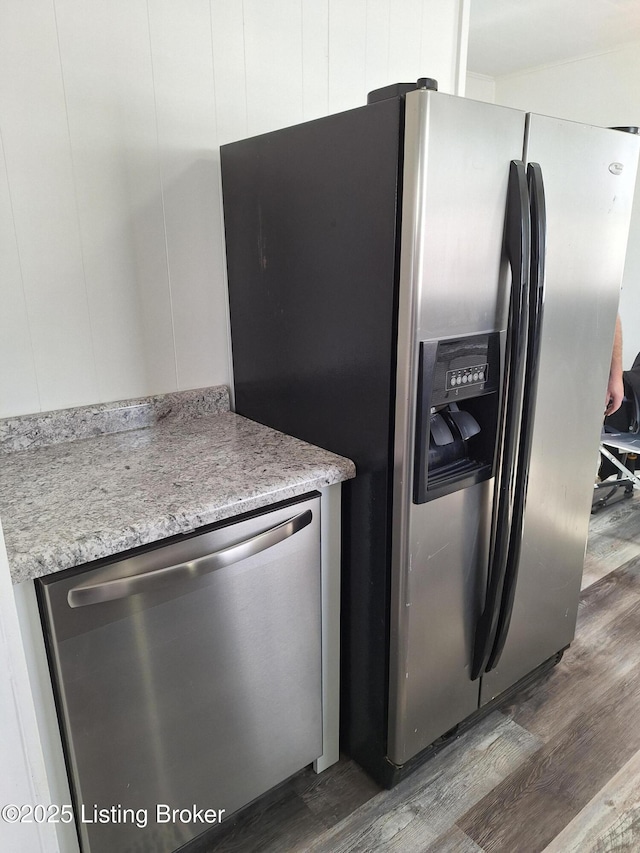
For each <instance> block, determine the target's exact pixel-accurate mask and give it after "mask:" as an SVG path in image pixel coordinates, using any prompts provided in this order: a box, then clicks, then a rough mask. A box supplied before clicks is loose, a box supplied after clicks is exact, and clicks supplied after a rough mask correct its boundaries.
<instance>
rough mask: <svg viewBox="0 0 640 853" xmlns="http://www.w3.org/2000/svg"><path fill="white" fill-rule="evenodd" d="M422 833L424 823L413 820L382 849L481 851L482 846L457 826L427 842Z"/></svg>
mask: <svg viewBox="0 0 640 853" xmlns="http://www.w3.org/2000/svg"><path fill="white" fill-rule="evenodd" d="M421 830H422V832H421ZM423 835H424V823H422V822H420V821H413V822H412V823H410V824H409V826H407V827H406V829H404V830H402V831H401V832H399V833H398V834H397V835H396V836H395V838H394V839H393V844H392V845H391V846H388V847H384V848H383V849H384V850H388V851H394V853H482V848H480V847H478V845H477V844H476V843H475V842H474V841H472V840H471V839H470V838H469V836H468V835H465V833H464V832H463V831H462V830H461V829H459V828H458V827H457V826H452V827H451V828H450V829H448V830H447V831H446V832H445V833H443V834H442V835H439V836H438V837H437V838H436V840H435V841H431V842H429V841H428V840H426V839H424V838H423ZM425 841H426V843H425Z"/></svg>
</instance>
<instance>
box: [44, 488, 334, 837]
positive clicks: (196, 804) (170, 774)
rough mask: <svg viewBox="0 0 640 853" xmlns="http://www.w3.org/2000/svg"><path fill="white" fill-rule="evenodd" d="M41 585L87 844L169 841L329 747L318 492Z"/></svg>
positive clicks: (203, 825)
mask: <svg viewBox="0 0 640 853" xmlns="http://www.w3.org/2000/svg"><path fill="white" fill-rule="evenodd" d="M37 589H38V598H39V602H40V608H41V614H42V618H43V625H44V629H45V639H46V642H47V650H48V654H49V663H50V667H51V672H52V678H53V683H54V692H55V694H56V701H57V705H58V715H59V719H60V725H61V731H62V735H63V742H64V745H65V752H66V759H67V765H68V771H69V776H70V781H71V787H72V791H73V795H74V800H75V802H74V806H75V814H76V824H77V827H78V834H79V837H80V842H81V847H82V850H83V851H91V853H115V851H118V853H127V851H131V853H133V851H145V853H147V851H149V853H151V851H153V853H169V851H174V850H176V849H178V848H180V847H181V846H183V845H185V844H187V843H188V842H189V841H190V840H191V839H193V838H194V837H195V836H197V835H199V834H200V833H201V832H203V831H205V830H207V829H209V828H210V827H211V825H212V824H213V823H214V822H215V821H217V820H219V819H220V818H221V817H222V819H223V820H224V818H225V817H227V816H228V815H230V814H231V813H232V812H234V811H236V810H237V809H239V808H240V807H241V806H243V805H245V804H246V803H248V802H250V801H251V800H253V799H254V798H256V797H257V796H259V795H260V794H262V793H264V792H265V791H267V790H268V789H269V788H271V787H273V786H274V785H276V784H278V783H279V782H281V781H283V780H284V779H286V778H287V777H288V776H290V775H291V774H293V773H295V772H296V771H297V770H299V769H301V768H302V767H304V766H305V765H306V764H308V763H309V762H311V761H312V760H314V759H315V758H317V757H318V756H319V755H320V754H321V753H322V701H321V645H320V642H321V637H320V618H321V613H320V498H319V496H318V495H317V493H314V495H311V496H307V497H306V498H305V499H304V500H298V501H289V502H287V503H285V504H280V505H278V508H277V509H272V510H270V511H268V512H261V513H254V514H251V515H248V516H243V517H241V518H240V520H235V521H233V523H231V522H226V523H221V524H218V525H215V526H213V527H212V528H209V529H207V532H200V533H195V534H191V535H186V536H181V537H174V538H173V539H172V540H168V544H163V545H162V546H161V547H148V548H146V549H144V550H143V552H142V553H140V551H136V552H134V554H133V556H130V557H129V558H127V559H118V560H111V561H104V560H103V561H100V562H97V563H93V564H91V565H90V566H89V567H84V568H81V569H70V570H68V571H65V572H60V573H58V574H55V575H51V576H48V577H44V578H41V579H40V580H39V581H38V582H37ZM159 807H160V808H159ZM208 810H209V811H208ZM221 810H224V813H222V814H220V811H221ZM190 818H191V819H190ZM189 846H190V845H189Z"/></svg>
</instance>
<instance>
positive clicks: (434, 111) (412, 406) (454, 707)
mask: <svg viewBox="0 0 640 853" xmlns="http://www.w3.org/2000/svg"><path fill="white" fill-rule="evenodd" d="M524 126H525V115H524V113H520V112H518V111H516V110H510V109H505V108H503V107H497V106H495V105H492V104H484V103H480V102H475V101H468V100H464V99H462V98H455V97H452V96H449V95H444V94H441V93H436V92H426V91H417V92H411V93H409V94H408V95H407V97H406V127H405V152H404V171H403V208H402V230H401V257H400V292H399V317H398V367H397V389H398V390H397V404H396V411H395V418H396V420H395V424H396V429H395V439H394V441H395V447H394V486H393V488H394V492H393V495H394V510H393V513H394V514H393V552H392V614H391V637H390V684H389V730H388V757H389V759H390V760H391V761H392V762H393V763H395V764H398V765H401V764H404V763H405V762H406V761H407V760H408V759H409V758H411V757H412V756H414V755H416V754H417V753H418V752H419V751H420V750H422V749H423V748H424V747H426V746H428V745H429V744H430V743H432V742H433V741H434V740H435V739H436V738H437V737H439V736H440V735H442V734H444V733H445V732H446V731H447V730H448V729H450V728H451V727H452V726H454V725H455V724H456V723H458V722H460V721H461V720H462V719H464V718H465V717H467V716H468V715H469V714H471V713H472V712H473V711H474V710H476V708H477V705H478V689H479V688H478V682H477V681H475V682H474V681H472V680H471V678H470V667H471V659H472V644H473V637H474V631H475V625H476V621H477V618H478V615H479V612H480V608H481V605H482V600H483V596H484V590H485V586H486V565H487V547H488V536H489V525H490V514H491V504H492V494H493V480H491V479H489V480H486V481H485V482H482V483H474V484H471V485H469V487H467V488H462V489H459V490H457V491H454V492H452V493H449V494H443V495H442V496H441V497H437V498H436V499H433V500H429V501H428V502H425V503H414V502H413V499H412V497H413V491H412V482H413V470H414V446H415V422H416V389H417V387H418V361H419V355H420V342H421V341H437V340H441V339H443V338H446V339H449V340H451V339H454V338H456V337H458V336H459V337H460V338H464V337H467V336H471V335H477V334H479V333H485V332H489V333H490V332H494V331H498V332H503V331H504V329H505V325H506V315H507V290H508V285H509V276H508V274H507V270H506V263H505V260H504V257H503V234H504V224H505V208H506V201H507V184H508V178H509V169H510V161H511V160H513V159H520V158H521V157H522V146H523V139H524ZM500 337H503V336H500Z"/></svg>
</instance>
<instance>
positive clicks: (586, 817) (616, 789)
mask: <svg viewBox="0 0 640 853" xmlns="http://www.w3.org/2000/svg"><path fill="white" fill-rule="evenodd" d="M639 849H640V752H637V753H636V754H635V755H634V756H633V758H631V759H630V760H629V761H628V762H627V763H626V764H625V765H624V767H623V768H622V769H621V770H620V771H619V772H618V773H616V775H615V776H614V777H613V779H611V781H610V782H609V783H608V784H607V785H605V787H604V788H603V789H602V790H601V791H599V792H598V794H596V796H595V797H594V798H593V799H592V800H591V801H590V802H589V803H588V804H587V805H586V806H585V807H584V808H583V809H582V811H581V812H579V813H578V814H577V815H576V817H575V818H574V819H573V820H572V821H571V823H569V824H568V825H567V826H566V827H565V828H564V829H563V830H562V832H561V833H560V834H559V835H558V836H556V838H554V840H553V841H552V842H551V844H549V845H548V846H547V847H545V850H544V853H590V851H594V853H595V851H598V853H607V851H614V850H615V851H617V853H624V851H629V853H631V851H634V850H639Z"/></svg>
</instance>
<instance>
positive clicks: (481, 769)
mask: <svg viewBox="0 0 640 853" xmlns="http://www.w3.org/2000/svg"><path fill="white" fill-rule="evenodd" d="M540 744H541V742H540V741H539V739H538V738H536V737H533V736H532V735H531V734H529V733H528V732H526V731H524V730H523V729H522V728H520V727H519V726H517V725H515V724H514V723H513V722H511V721H509V720H506V719H505V718H504V717H503V716H502V715H501V714H497V713H493V714H491V715H489V716H488V717H487V718H485V719H484V720H481V721H480V722H479V723H478V725H477V726H475V727H474V728H473V729H471V730H470V731H468V732H466V733H465V734H464V735H462V736H461V737H460V738H459V739H458V740H457V741H455V742H454V743H452V744H451V745H450V746H448V747H447V748H446V749H444V750H443V751H442V752H441V753H439V754H438V755H436V756H435V757H434V758H433V759H431V761H429V762H427V763H426V764H425V765H423V766H422V767H420V768H419V769H417V770H416V771H415V772H414V773H413V774H412V775H411V776H409V777H408V778H407V779H405V780H403V781H402V782H401V783H399V784H398V785H397V786H396V787H395V788H393V790H391V791H383V792H381V793H380V794H378V795H377V796H376V797H373V799H371V800H369V801H368V802H367V803H365V804H364V805H363V806H361V807H360V808H359V809H358V810H357V812H355V813H354V814H353V815H351V816H350V817H348V818H347V819H346V820H343V821H342V822H341V823H339V824H337V825H336V826H335V827H334V828H333V829H332V830H329V831H328V832H326V833H325V834H324V835H323V836H322V837H321V838H319V839H318V840H317V841H316V842H315V843H314V844H313V845H311V847H310V848H309V850H310V851H314V853H356V851H363V853H364V851H369V850H376V851H378V850H380V851H385V850H403V851H404V849H408V848H404V847H403V846H402V844H401V840H402V839H403V838H404V839H405V842H408V841H409V840H411V843H414V842H416V843H417V842H418V840H419V843H420V844H421V845H422V848H419V849H424V848H425V847H426V846H427V845H428V844H432V843H433V842H435V841H436V840H437V838H438V837H439V836H440V835H442V834H443V833H444V832H446V830H448V829H450V828H451V827H452V826H453V824H454V823H455V822H456V820H457V818H458V817H460V816H461V815H462V814H464V813H465V811H466V810H467V809H469V808H470V807H471V806H472V805H473V803H475V802H477V801H478V800H479V799H480V798H481V797H483V796H484V795H485V794H486V793H487V792H489V791H490V790H491V789H492V787H494V786H495V785H496V784H498V783H499V781H500V780H503V779H505V777H507V776H508V775H509V774H510V773H512V772H513V771H514V770H515V769H516V768H518V767H519V766H520V765H522V764H523V763H524V762H526V760H527V759H528V758H529V756H531V755H533V754H534V753H535V752H536V751H537V750H538V749H539V748H540ZM398 845H399V846H398Z"/></svg>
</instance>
